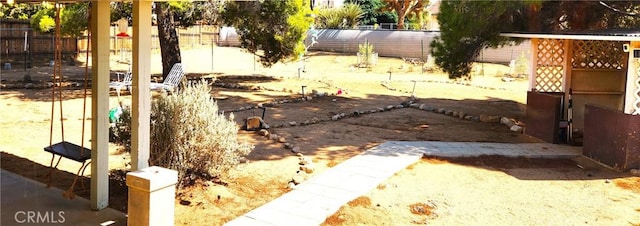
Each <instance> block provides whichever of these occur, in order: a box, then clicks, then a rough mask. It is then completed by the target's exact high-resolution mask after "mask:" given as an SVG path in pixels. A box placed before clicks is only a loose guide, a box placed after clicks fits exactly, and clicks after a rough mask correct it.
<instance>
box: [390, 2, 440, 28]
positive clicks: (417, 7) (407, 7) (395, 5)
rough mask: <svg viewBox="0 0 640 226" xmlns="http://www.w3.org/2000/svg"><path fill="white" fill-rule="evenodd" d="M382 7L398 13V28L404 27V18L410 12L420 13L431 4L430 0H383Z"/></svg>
mask: <svg viewBox="0 0 640 226" xmlns="http://www.w3.org/2000/svg"><path fill="white" fill-rule="evenodd" d="M383 1H384V3H385V5H384V7H383V8H382V10H383V11H386V12H395V13H396V14H397V15H398V29H401V30H402V29H404V20H405V17H407V16H408V15H409V14H414V13H416V14H417V13H420V12H422V11H423V10H424V7H425V6H427V5H428V4H429V0H383Z"/></svg>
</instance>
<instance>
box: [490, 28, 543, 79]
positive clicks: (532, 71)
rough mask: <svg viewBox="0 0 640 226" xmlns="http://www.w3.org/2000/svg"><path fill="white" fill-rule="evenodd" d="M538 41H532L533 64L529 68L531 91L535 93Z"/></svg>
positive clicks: (535, 39)
mask: <svg viewBox="0 0 640 226" xmlns="http://www.w3.org/2000/svg"><path fill="white" fill-rule="evenodd" d="M538 41H539V39H537V38H534V39H531V58H530V59H531V63H530V67H529V70H530V71H529V74H530V75H531V77H529V91H533V90H534V89H535V88H536V85H537V84H536V77H537V71H538ZM483 65H484V64H483Z"/></svg>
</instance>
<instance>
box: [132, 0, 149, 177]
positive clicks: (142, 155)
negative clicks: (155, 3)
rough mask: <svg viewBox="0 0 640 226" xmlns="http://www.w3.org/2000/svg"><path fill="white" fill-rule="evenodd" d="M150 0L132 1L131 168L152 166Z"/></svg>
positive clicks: (138, 168)
mask: <svg viewBox="0 0 640 226" xmlns="http://www.w3.org/2000/svg"><path fill="white" fill-rule="evenodd" d="M151 3H152V2H151V1H147V0H136V1H133V39H132V41H133V59H132V62H133V71H132V73H133V81H132V83H133V87H132V106H131V113H132V114H131V123H132V126H131V127H132V128H131V170H132V171H136V170H140V169H144V168H147V167H149V144H150V143H149V142H150V134H149V133H150V130H151V124H150V123H151V91H150V89H149V86H150V83H151V62H150V60H149V59H151Z"/></svg>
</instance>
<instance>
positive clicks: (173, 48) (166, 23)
mask: <svg viewBox="0 0 640 226" xmlns="http://www.w3.org/2000/svg"><path fill="white" fill-rule="evenodd" d="M156 16H157V19H158V39H159V41H160V56H161V57H162V78H163V79H164V78H166V77H167V74H169V71H170V70H171V67H173V65H174V64H175V63H180V62H182V56H181V55H180V44H179V43H178V34H177V32H176V26H175V25H174V23H173V15H172V13H171V9H170V7H169V4H168V3H166V2H162V3H160V2H156Z"/></svg>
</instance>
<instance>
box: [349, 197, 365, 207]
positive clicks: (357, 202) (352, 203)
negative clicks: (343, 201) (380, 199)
mask: <svg viewBox="0 0 640 226" xmlns="http://www.w3.org/2000/svg"><path fill="white" fill-rule="evenodd" d="M347 204H349V206H350V207H356V206H362V207H369V206H371V199H369V197H367V196H360V197H358V198H356V199H354V200H351V201H349V202H348V203H347Z"/></svg>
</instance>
